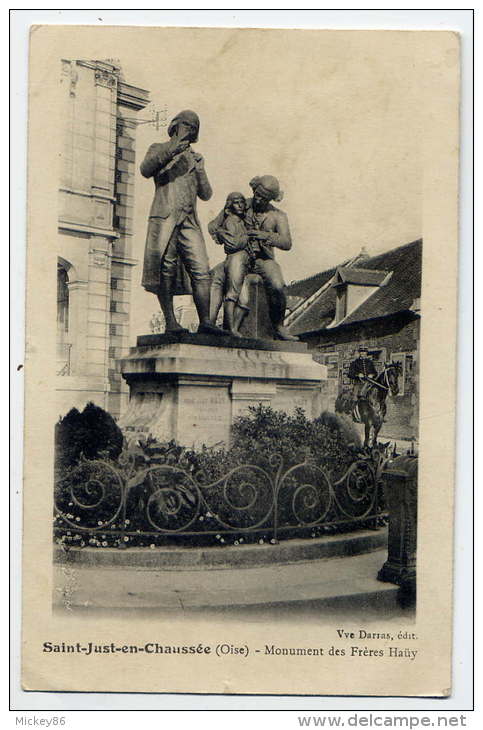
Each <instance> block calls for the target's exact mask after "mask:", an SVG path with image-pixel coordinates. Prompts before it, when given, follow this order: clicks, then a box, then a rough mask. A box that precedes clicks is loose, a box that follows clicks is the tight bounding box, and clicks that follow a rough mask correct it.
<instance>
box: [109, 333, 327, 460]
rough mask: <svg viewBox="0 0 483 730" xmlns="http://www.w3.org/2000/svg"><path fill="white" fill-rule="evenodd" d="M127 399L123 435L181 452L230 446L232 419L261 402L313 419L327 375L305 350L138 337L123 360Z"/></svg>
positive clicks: (229, 340) (200, 338) (201, 338)
mask: <svg viewBox="0 0 483 730" xmlns="http://www.w3.org/2000/svg"><path fill="white" fill-rule="evenodd" d="M121 372H122V376H123V378H124V379H125V380H126V382H127V383H128V385H129V389H130V401H129V407H128V409H127V411H126V412H125V414H124V415H123V416H122V417H121V419H120V420H119V425H120V427H121V428H122V429H123V431H124V432H125V434H126V436H127V437H129V435H141V434H144V435H145V436H147V435H148V434H152V435H153V436H154V437H155V438H157V439H159V440H161V441H166V440H170V439H174V440H175V441H177V442H178V443H180V444H183V445H184V446H196V447H199V446H201V445H202V444H205V445H206V446H215V445H217V444H219V445H222V444H225V445H226V444H228V442H229V435H230V427H231V424H232V422H233V420H234V419H235V418H236V417H237V416H239V415H241V414H243V413H246V411H247V410H248V407H249V406H257V405H258V404H260V403H262V404H263V405H266V406H271V407H272V408H274V409H276V410H283V411H286V412H288V413H290V412H293V411H294V410H295V408H297V407H301V408H303V409H304V411H305V413H306V415H307V417H308V418H315V417H317V416H318V415H320V413H321V412H322V411H323V410H324V409H325V408H326V407H327V403H326V397H325V393H326V382H327V371H326V367H325V366H324V365H320V364H319V363H316V362H315V361H314V360H313V359H312V356H311V355H310V353H309V352H308V351H307V346H306V345H305V344H304V343H298V342H294V343H292V342H281V341H264V340H253V339H248V338H242V339H238V338H235V337H211V336H207V335H197V334H181V335H143V336H141V337H138V341H137V347H135V348H132V349H131V352H130V354H129V356H128V357H126V358H124V359H123V360H121Z"/></svg>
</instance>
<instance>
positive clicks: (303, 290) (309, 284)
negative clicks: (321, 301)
mask: <svg viewBox="0 0 483 730" xmlns="http://www.w3.org/2000/svg"><path fill="white" fill-rule="evenodd" d="M336 271H337V266H334V268H333V269H328V271H322V272H321V273H320V274H314V276H309V277H308V278H307V279H300V280H299V281H292V282H291V283H290V284H288V285H287V286H286V287H285V290H286V292H287V295H288V296H293V297H303V298H304V299H307V298H308V297H311V296H312V294H315V292H316V291H317V290H318V289H320V287H321V286H323V285H324V284H326V283H327V282H328V281H329V279H331V278H332V277H333V276H334V274H335V272H336Z"/></svg>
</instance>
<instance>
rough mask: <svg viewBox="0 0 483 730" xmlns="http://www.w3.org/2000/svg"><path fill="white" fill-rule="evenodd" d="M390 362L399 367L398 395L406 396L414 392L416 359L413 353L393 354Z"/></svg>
mask: <svg viewBox="0 0 483 730" xmlns="http://www.w3.org/2000/svg"><path fill="white" fill-rule="evenodd" d="M391 360H393V361H394V362H398V363H400V365H401V368H402V373H401V375H400V376H399V395H407V394H408V393H411V392H413V391H414V390H415V384H414V380H415V377H416V357H415V353H414V352H393V353H392V354H391Z"/></svg>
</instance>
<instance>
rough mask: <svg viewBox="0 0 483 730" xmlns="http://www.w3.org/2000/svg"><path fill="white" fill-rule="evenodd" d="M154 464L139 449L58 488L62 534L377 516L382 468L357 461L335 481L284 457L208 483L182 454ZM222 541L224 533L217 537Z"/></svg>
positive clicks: (263, 527) (274, 526)
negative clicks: (286, 463) (286, 462)
mask: <svg viewBox="0 0 483 730" xmlns="http://www.w3.org/2000/svg"><path fill="white" fill-rule="evenodd" d="M155 462H156V463H152V462H150V460H149V459H148V458H146V456H145V454H144V453H143V452H142V451H141V450H139V453H138V452H133V453H131V454H129V455H127V456H126V455H121V457H120V458H119V459H118V461H117V462H116V463H115V464H114V463H111V462H108V461H103V460H101V459H98V460H95V461H87V460H83V461H81V462H80V464H79V465H78V466H77V467H75V468H74V469H72V470H71V471H70V472H68V473H67V474H65V475H64V476H63V477H62V478H61V479H59V480H58V482H57V484H56V491H55V509H56V513H57V516H58V520H59V521H60V525H59V523H58V524H57V525H56V529H57V530H58V531H59V530H61V529H71V528H75V529H76V530H77V531H81V532H83V533H86V532H87V533H91V532H92V533H97V532H99V531H106V528H111V530H112V531H111V532H110V534H116V535H117V534H118V533H119V534H120V538H119V539H120V541H121V544H122V541H123V540H126V539H129V538H126V537H125V535H133V534H136V535H138V536H139V535H141V536H142V535H164V536H173V537H176V536H182V535H187V536H189V535H207V534H210V533H211V534H214V533H215V532H219V533H223V534H227V533H228V534H229V533H237V534H245V533H249V532H257V531H259V532H260V531H263V532H264V533H267V532H268V533H270V534H272V535H273V540H272V541H276V540H277V537H278V533H279V531H283V530H285V531H287V530H294V531H297V530H301V529H308V528H314V527H317V526H319V527H325V526H327V525H331V526H334V525H348V526H351V525H357V524H361V523H362V522H363V520H366V519H369V518H377V514H378V509H379V506H378V492H379V489H378V480H379V476H380V469H381V468H382V467H381V464H379V463H378V462H377V460H376V461H374V460H371V459H369V458H356V459H355V460H354V461H353V462H352V463H351V464H349V465H348V467H347V469H346V470H345V472H344V474H343V475H342V476H341V477H340V478H338V479H335V478H334V477H333V476H332V475H331V472H330V470H329V469H326V468H325V467H323V466H321V465H320V464H315V463H313V462H311V461H310V460H306V461H304V462H302V463H300V464H296V465H293V466H291V467H290V468H287V469H286V468H285V467H284V461H283V457H282V455H281V454H279V453H273V454H268V455H267V457H266V465H265V466H264V467H262V466H260V465H259V464H240V465H236V466H234V467H233V468H231V469H230V470H229V471H228V472H227V473H226V474H223V475H222V476H218V477H217V478H216V479H214V480H212V481H209V479H208V478H207V477H208V475H207V474H206V472H197V471H196V469H195V466H194V465H193V464H192V463H190V462H189V461H188V460H187V459H186V458H185V457H184V454H183V453H182V452H181V453H180V452H179V451H178V452H176V451H173V452H172V453H167V454H164V455H162V456H159V457H156V459H155ZM218 537H219V535H218Z"/></svg>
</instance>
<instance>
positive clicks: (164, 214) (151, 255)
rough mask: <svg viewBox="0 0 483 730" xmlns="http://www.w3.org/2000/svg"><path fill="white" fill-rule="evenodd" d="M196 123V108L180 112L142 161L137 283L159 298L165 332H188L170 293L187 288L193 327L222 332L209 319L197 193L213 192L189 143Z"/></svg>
mask: <svg viewBox="0 0 483 730" xmlns="http://www.w3.org/2000/svg"><path fill="white" fill-rule="evenodd" d="M199 128H200V120H199V118H198V115H197V114H196V113H195V112H193V111H190V110H185V111H182V112H180V113H179V114H178V115H177V116H176V117H174V119H173V120H172V121H171V123H170V125H169V127H168V135H169V137H170V140H169V141H168V142H164V143H156V144H152V145H151V146H150V147H149V149H148V151H147V153H146V157H145V158H144V160H143V162H142V164H141V173H142V175H144V177H147V178H149V177H152V178H153V180H154V185H155V193H154V200H153V202H152V205H151V210H150V212H149V221H148V231H147V236H146V247H145V253H144V269H143V278H142V284H143V286H144V288H145V289H146V291H149V292H152V293H153V294H156V296H157V297H158V299H159V304H160V306H161V309H162V311H163V314H164V319H165V323H166V332H187V331H188V330H186V329H185V328H184V327H181V325H180V324H179V323H178V321H177V320H176V317H175V314H174V310H173V296H174V295H175V294H191V293H192V294H193V300H194V303H195V306H196V310H197V313H198V318H199V327H198V332H200V333H206V334H216V335H221V334H226V333H225V332H224V331H223V330H221V329H219V328H218V327H216V326H215V325H214V324H211V321H210V266H209V262H208V255H207V253H206V246H205V242H204V239H203V234H202V232H201V227H200V223H199V220H198V216H197V213H196V198H197V197H199V198H201V200H209V199H210V198H211V195H212V190H211V185H210V183H209V181H208V177H207V175H206V172H205V167H204V160H203V157H202V155H200V154H199V153H197V152H195V151H194V150H193V149H192V148H191V144H192V143H193V142H197V141H198V134H199Z"/></svg>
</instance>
